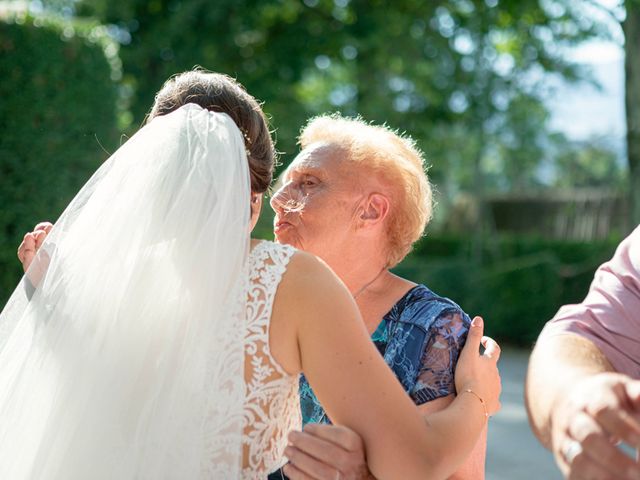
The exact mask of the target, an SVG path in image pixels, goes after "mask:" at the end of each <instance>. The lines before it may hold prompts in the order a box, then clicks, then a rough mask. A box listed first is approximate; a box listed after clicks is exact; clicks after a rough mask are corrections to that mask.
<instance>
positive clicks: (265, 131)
mask: <svg viewBox="0 0 640 480" xmlns="http://www.w3.org/2000/svg"><path fill="white" fill-rule="evenodd" d="M187 103H195V104H197V105H200V106H201V107H202V108H206V109H207V110H210V111H212V112H221V113H226V114H227V115H229V116H230V117H231V119H232V120H233V121H234V122H235V124H236V125H237V126H238V128H239V129H240V132H242V135H243V136H244V143H245V147H246V150H247V157H248V160H249V170H250V173H251V190H252V191H253V192H254V193H264V192H266V191H267V189H268V188H269V185H271V180H272V179H273V168H274V163H275V158H276V153H275V148H274V145H273V141H272V139H271V133H270V132H269V124H268V122H267V119H266V117H265V115H264V112H263V111H262V108H261V107H260V103H258V101H257V100H256V99H255V98H254V97H252V96H251V95H249V93H247V91H246V90H245V89H244V87H243V86H242V85H241V84H240V83H238V82H237V81H236V80H234V79H233V78H231V77H230V76H228V75H224V74H222V73H215V72H208V71H206V70H202V69H196V70H192V71H188V72H184V73H179V74H177V75H175V76H173V77H171V78H170V79H169V80H167V81H166V82H165V84H164V85H163V86H162V88H161V89H160V91H159V92H158V93H157V94H156V99H155V101H154V103H153V107H152V108H151V112H150V113H149V115H148V117H147V120H146V121H147V122H149V121H151V120H152V119H153V118H155V117H157V116H160V115H166V114H167V113H170V112H173V111H174V110H177V109H178V108H180V107H182V106H183V105H186V104H187Z"/></svg>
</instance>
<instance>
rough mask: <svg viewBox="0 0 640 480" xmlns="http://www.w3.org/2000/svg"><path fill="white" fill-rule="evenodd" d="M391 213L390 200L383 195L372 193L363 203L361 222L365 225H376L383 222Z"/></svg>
mask: <svg viewBox="0 0 640 480" xmlns="http://www.w3.org/2000/svg"><path fill="white" fill-rule="evenodd" d="M388 213H389V199H388V198H387V197H386V196H385V195H383V194H382V193H371V194H369V196H368V197H367V198H366V199H365V200H364V201H363V202H362V210H361V212H360V219H359V220H360V221H361V222H362V223H363V225H364V224H369V225H375V224H378V223H380V222H383V221H384V219H385V218H386V217H387V214H388Z"/></svg>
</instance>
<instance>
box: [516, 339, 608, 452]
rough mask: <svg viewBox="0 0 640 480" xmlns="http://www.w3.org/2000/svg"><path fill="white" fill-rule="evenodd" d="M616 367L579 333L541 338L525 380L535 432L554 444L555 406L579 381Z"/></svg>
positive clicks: (549, 445)
mask: <svg viewBox="0 0 640 480" xmlns="http://www.w3.org/2000/svg"><path fill="white" fill-rule="evenodd" d="M612 370H613V368H612V367H611V364H610V363H609V361H608V360H607V359H606V357H605V356H604V355H603V354H602V352H601V351H600V350H599V349H598V347H596V346H595V345H594V344H593V343H592V342H591V341H589V340H587V339H586V338H583V337H580V336H578V335H576V334H563V335H556V336H552V337H546V338H545V337H542V338H541V339H540V340H539V341H538V343H537V345H536V347H535V348H534V350H533V352H532V354H531V359H530V360H529V368H528V371H527V378H526V381H525V404H526V407H527V412H528V414H529V423H530V424H531V428H532V430H533V433H534V434H535V435H536V437H538V439H539V440H540V441H541V442H542V444H543V445H544V446H546V447H547V448H550V447H551V417H552V412H553V408H554V406H555V404H556V402H557V401H558V399H560V398H562V397H563V396H564V394H565V392H570V391H571V389H572V388H573V387H574V386H575V385H576V383H577V382H579V381H580V380H583V379H584V378H586V377H589V376H591V375H594V374H596V373H602V372H609V371H612Z"/></svg>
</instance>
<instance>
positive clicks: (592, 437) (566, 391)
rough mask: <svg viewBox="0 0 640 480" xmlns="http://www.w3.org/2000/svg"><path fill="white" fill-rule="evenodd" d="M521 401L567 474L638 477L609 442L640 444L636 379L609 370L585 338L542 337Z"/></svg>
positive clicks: (639, 472) (639, 396)
mask: <svg viewBox="0 0 640 480" xmlns="http://www.w3.org/2000/svg"><path fill="white" fill-rule="evenodd" d="M525 400H526V406H527V411H528V414H529V421H530V423H531V427H532V429H533V432H534V433H535V435H536V436H537V437H538V439H539V440H540V441H541V442H542V443H543V445H545V446H546V447H547V448H549V449H551V450H552V451H553V454H554V456H555V458H556V462H557V463H558V466H559V467H560V470H561V471H562V472H563V473H564V475H565V476H566V477H568V478H597V479H599V478H611V475H615V478H619V479H638V478H640V466H639V465H638V464H637V463H635V462H634V461H633V460H632V459H631V458H630V457H628V456H626V455H625V454H624V453H622V452H621V451H620V450H619V449H618V448H617V447H616V446H615V445H614V443H613V438H615V439H618V440H623V441H625V442H627V443H629V444H630V445H632V446H636V447H638V446H640V422H639V421H638V418H639V417H638V412H640V381H637V380H633V379H631V378H630V377H628V376H626V375H622V374H620V373H615V372H613V368H612V366H611V364H610V363H609V361H608V360H607V358H606V357H605V356H604V355H603V353H602V352H601V351H600V350H599V349H598V347H597V346H596V345H595V344H594V343H592V342H591V341H590V340H588V339H586V338H583V337H581V336H579V335H576V334H571V333H568V334H562V335H553V336H542V337H541V338H540V340H539V341H538V343H537V345H536V347H535V349H534V351H533V353H532V355H531V360H530V362H529V369H528V372H527V379H526V385H525ZM576 442H577V444H576ZM572 445H579V448H576V447H575V446H574V447H572Z"/></svg>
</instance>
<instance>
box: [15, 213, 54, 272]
mask: <svg viewBox="0 0 640 480" xmlns="http://www.w3.org/2000/svg"><path fill="white" fill-rule="evenodd" d="M52 228H53V225H52V224H51V223H49V222H41V223H39V224H37V225H36V226H35V228H34V229H33V232H29V233H27V234H25V236H24V239H23V240H22V243H21V244H20V246H19V247H18V260H20V263H22V269H23V270H24V271H25V272H26V271H27V270H28V269H29V267H30V266H31V262H33V259H34V258H35V256H36V253H38V250H39V249H40V247H41V246H42V244H43V243H44V240H45V238H47V235H49V232H50V231H51V229H52Z"/></svg>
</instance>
